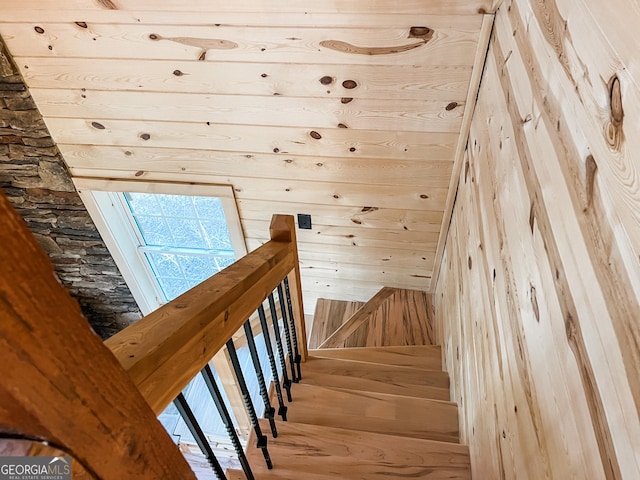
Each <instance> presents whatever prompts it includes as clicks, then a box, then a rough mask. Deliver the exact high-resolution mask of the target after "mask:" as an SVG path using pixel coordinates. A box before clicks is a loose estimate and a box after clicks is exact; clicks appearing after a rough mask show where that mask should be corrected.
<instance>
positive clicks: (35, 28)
mask: <svg viewBox="0 0 640 480" xmlns="http://www.w3.org/2000/svg"><path fill="white" fill-rule="evenodd" d="M33 29H34V30H35V31H36V33H39V34H40V35H42V34H43V33H44V28H42V27H41V26H39V25H36V26H35V27H33Z"/></svg>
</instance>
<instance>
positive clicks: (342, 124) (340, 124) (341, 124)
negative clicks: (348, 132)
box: [338, 123, 349, 128]
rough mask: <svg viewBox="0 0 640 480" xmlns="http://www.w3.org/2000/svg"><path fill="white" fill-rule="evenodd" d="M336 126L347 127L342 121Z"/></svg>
mask: <svg viewBox="0 0 640 480" xmlns="http://www.w3.org/2000/svg"><path fill="white" fill-rule="evenodd" d="M338 128H349V127H348V126H346V125H345V124H344V123H339V124H338Z"/></svg>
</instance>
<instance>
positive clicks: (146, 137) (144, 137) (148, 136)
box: [140, 133, 151, 140]
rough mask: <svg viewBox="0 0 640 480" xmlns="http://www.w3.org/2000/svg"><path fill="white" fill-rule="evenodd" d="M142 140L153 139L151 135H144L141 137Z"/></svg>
mask: <svg viewBox="0 0 640 480" xmlns="http://www.w3.org/2000/svg"><path fill="white" fill-rule="evenodd" d="M140 138H141V139H142V140H149V139H150V138H151V135H149V134H148V133H143V134H141V135H140Z"/></svg>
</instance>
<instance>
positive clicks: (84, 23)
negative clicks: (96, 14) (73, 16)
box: [75, 22, 89, 28]
mask: <svg viewBox="0 0 640 480" xmlns="http://www.w3.org/2000/svg"><path fill="white" fill-rule="evenodd" d="M75 24H76V25H77V26H79V27H80V28H88V27H89V25H87V22H75Z"/></svg>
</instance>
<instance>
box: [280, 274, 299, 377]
mask: <svg viewBox="0 0 640 480" xmlns="http://www.w3.org/2000/svg"><path fill="white" fill-rule="evenodd" d="M284 290H285V293H286V295H287V306H288V309H289V322H291V335H292V337H293V348H294V351H295V354H296V366H297V367H298V381H299V380H302V369H301V368H300V363H301V362H302V356H301V355H300V350H299V349H298V333H297V332H296V320H295V318H294V316H293V305H292V303H291V291H290V290H289V279H288V278H287V277H284ZM301 321H303V322H304V318H302V319H301Z"/></svg>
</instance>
